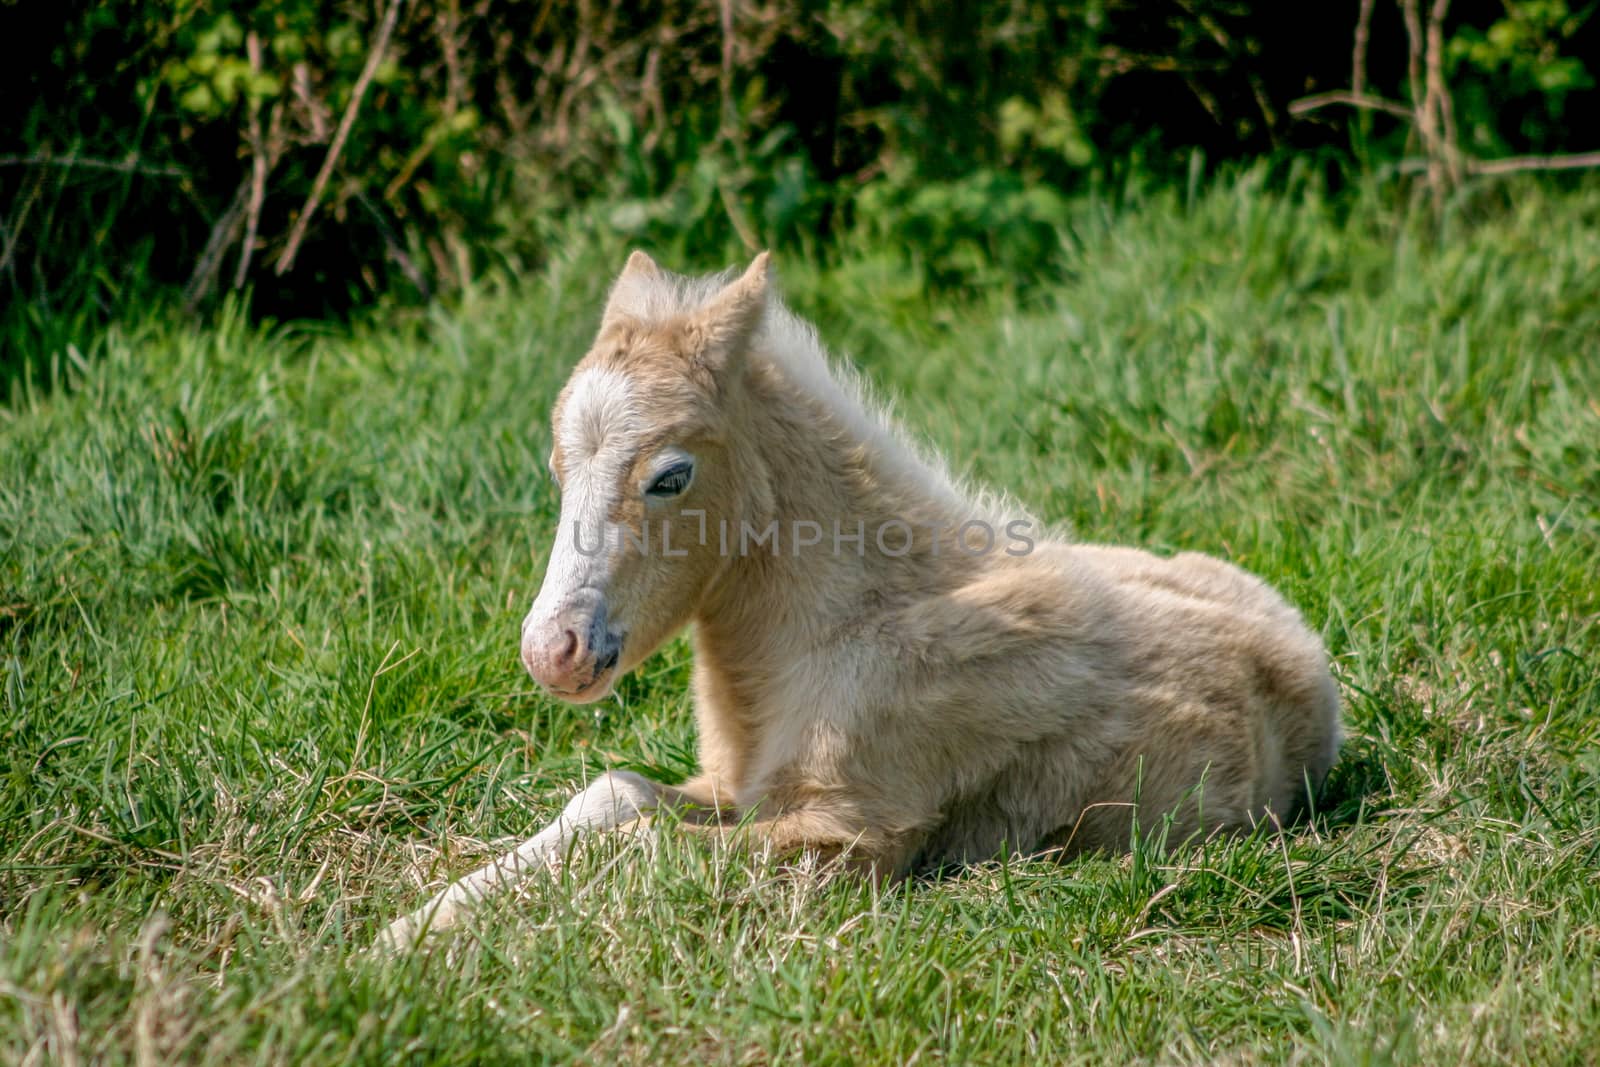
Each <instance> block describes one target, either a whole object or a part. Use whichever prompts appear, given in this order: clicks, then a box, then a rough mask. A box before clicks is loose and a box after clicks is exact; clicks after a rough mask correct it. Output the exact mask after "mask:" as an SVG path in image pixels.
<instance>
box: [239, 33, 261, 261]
mask: <svg viewBox="0 0 1600 1067" xmlns="http://www.w3.org/2000/svg"><path fill="white" fill-rule="evenodd" d="M245 50H246V51H247V52H248V53H249V55H250V69H251V71H252V72H254V73H256V74H260V73H261V38H260V37H259V36H258V35H257V34H256V31H254V30H251V31H250V35H249V36H248V37H247V38H245ZM247 130H248V136H249V138H250V206H249V208H248V209H247V211H246V213H245V224H244V244H243V245H241V246H240V248H239V265H238V267H236V268H235V269H234V272H233V288H234V290H235V291H237V290H240V289H243V288H244V283H245V279H246V278H248V277H249V276H250V257H251V256H253V255H254V254H255V250H256V231H257V229H258V228H259V227H260V225H261V205H262V204H263V203H264V202H265V201H266V199H267V146H266V143H265V142H266V138H265V137H263V136H262V133H261V101H260V100H259V99H255V98H252V99H251V101H250V124H249V126H248V127H247Z"/></svg>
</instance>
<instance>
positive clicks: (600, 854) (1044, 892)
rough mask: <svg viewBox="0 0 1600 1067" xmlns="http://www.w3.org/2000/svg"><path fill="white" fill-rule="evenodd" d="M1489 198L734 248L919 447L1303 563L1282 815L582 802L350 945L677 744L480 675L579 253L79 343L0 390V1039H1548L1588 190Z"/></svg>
mask: <svg viewBox="0 0 1600 1067" xmlns="http://www.w3.org/2000/svg"><path fill="white" fill-rule="evenodd" d="M1512 193H1513V194H1514V195H1512V194H1508V195H1507V197H1506V198H1505V199H1504V200H1503V201H1502V202H1500V203H1498V204H1491V205H1480V206H1479V207H1477V208H1475V209H1474V210H1473V212H1472V213H1471V217H1470V218H1468V217H1459V218H1455V219H1453V220H1450V221H1447V223H1446V225H1445V227H1444V232H1443V235H1442V236H1441V237H1438V238H1437V239H1435V238H1433V237H1432V236H1429V235H1428V234H1427V232H1426V231H1425V228H1424V227H1422V226H1420V225H1413V224H1410V223H1407V222H1405V221H1404V220H1396V219H1393V218H1390V217H1387V216H1386V215H1385V214H1384V213H1383V212H1381V211H1379V210H1377V209H1375V208H1371V207H1363V206H1359V205H1358V206H1357V207H1356V208H1355V209H1354V210H1352V211H1348V212H1346V211H1344V210H1342V209H1341V210H1335V209H1334V208H1333V207H1331V206H1329V205H1328V204H1326V203H1325V202H1323V201H1322V200H1321V199H1320V198H1319V197H1318V196H1316V195H1315V194H1314V193H1312V192H1306V191H1300V192H1296V193H1294V194H1292V195H1289V194H1272V193H1267V192H1264V191H1263V190H1262V189H1261V188H1259V183H1258V182H1256V181H1253V180H1251V179H1249V178H1245V179H1241V180H1238V181H1235V182H1232V183H1228V184H1224V185H1222V186H1219V187H1218V188H1215V189H1213V190H1211V191H1210V192H1208V193H1204V194H1202V195H1201V196H1199V197H1198V199H1197V200H1196V201H1195V202H1193V203H1189V204H1185V203H1184V198H1183V197H1182V196H1180V195H1172V196H1166V195H1155V194H1152V195H1150V196H1148V197H1145V198H1143V199H1142V200H1141V201H1139V202H1138V203H1136V204H1134V205H1132V206H1128V207H1124V208H1121V209H1116V210H1113V209H1111V208H1109V207H1107V206H1105V205H1104V204H1101V203H1097V202H1092V201H1085V202H1083V203H1082V204H1081V205H1080V206H1079V208H1078V209H1077V214H1076V216H1075V221H1074V224H1073V226H1072V228H1071V230H1070V231H1069V232H1067V233H1064V234H1063V240H1064V242H1065V243H1066V253H1065V263H1066V266H1065V269H1064V270H1063V271H1062V273H1061V276H1060V278H1059V279H1058V280H1056V281H1054V282H1052V283H1051V284H1048V285H1045V286H1043V287H1031V288H1027V289H1022V290H1019V289H1016V288H1014V287H1012V286H1009V285H1007V284H1004V283H1003V282H1001V281H998V280H994V279H986V281H988V282H992V284H985V285H983V286H980V287H977V288H975V289H974V290H973V291H971V292H968V293H966V294H965V295H960V294H956V295H951V296H948V297H941V298H937V299H935V298H931V297H929V296H927V295H926V294H924V293H922V292H921V291H920V289H919V287H918V286H917V285H916V284H915V281H914V277H915V276H914V274H912V273H910V272H908V271H907V269H906V267H905V264H904V263H903V262H901V261H900V260H899V259H898V258H897V257H896V256H895V255H891V254H888V253H880V254H877V255H869V254H866V253H863V254H860V255H854V256H846V257H845V258H844V259H843V260H842V261H841V262H839V263H837V264H835V265H834V266H832V267H829V268H827V269H822V268H818V267H814V266H808V265H807V264H804V263H796V262H791V263H788V264H785V263H783V262H782V261H780V262H779V264H778V269H779V272H780V277H781V279H782V281H783V284H784V286H785V287H786V289H787V291H788V292H789V294H790V297H791V302H792V303H793V304H794V305H795V306H797V307H798V308H799V309H800V310H802V311H803V312H804V313H806V314H807V315H809V316H810V317H812V318H813V319H814V320H815V321H816V322H817V323H818V324H819V326H820V327H821V330H822V333H823V335H824V337H825V338H826V339H827V340H828V341H829V342H830V344H831V345H832V346H833V348H834V349H835V350H836V351H843V352H846V353H849V354H850V355H852V356H853V357H854V358H856V359H857V361H858V362H859V363H860V364H861V365H862V366H863V367H864V368H865V369H866V371H867V373H868V375H869V377H871V378H872V379H873V380H874V381H875V382H877V383H878V384H879V385H881V386H882V387H883V388H884V389H885V390H886V391H888V392H890V393H893V394H894V395H896V396H898V397H899V403H898V405H897V409H898V411H899V413H900V415H901V417H902V419H903V421H904V422H905V423H906V424H908V425H909V426H910V427H912V428H913V429H914V430H916V431H918V432H920V433H922V434H925V435H926V436H927V437H928V438H930V439H931V440H932V441H933V442H934V443H936V444H937V445H938V446H940V447H941V448H943V449H945V450H946V451H947V452H948V453H949V454H950V455H951V456H952V458H953V461H954V465H955V466H956V467H957V468H958V469H961V470H963V471H966V472H969V473H970V474H972V475H974V476H975V477H977V478H979V479H982V480H985V481H989V482H992V483H994V484H997V485H1004V486H1007V487H1009V488H1011V489H1013V490H1015V492H1016V493H1017V495H1018V496H1019V497H1021V498H1022V499H1023V500H1024V501H1026V502H1027V503H1029V504H1030V505H1032V506H1033V507H1034V508H1035V509H1036V510H1037V511H1038V512H1040V513H1041V514H1042V515H1043V516H1044V517H1046V518H1048V519H1051V520H1063V521H1067V522H1070V523H1071V524H1072V526H1073V527H1074V528H1075V530H1076V531H1077V533H1078V535H1079V536H1081V537H1082V538H1084V539H1086V540H1106V541H1119V542H1127V543H1135V544H1140V545H1145V546H1149V547H1152V548H1155V549H1158V550H1161V551H1176V550H1180V549H1195V550H1201V551H1207V552H1212V553H1216V554H1218V555H1221V556H1223V557H1225V558H1228V559H1231V560H1234V561H1236V562H1238V563H1240V564H1242V565H1244V566H1245V567H1248V568H1250V569H1252V570H1254V571H1256V572H1257V573H1259V574H1261V575H1263V576H1264V577H1266V578H1267V579H1268V580H1269V581H1271V582H1273V583H1274V584H1276V585H1277V586H1278V587H1280V588H1281V589H1283V590H1284V591H1285V592H1286V593H1287V594H1288V595H1289V597H1290V598H1291V599H1292V600H1293V601H1295V602H1296V603H1297V604H1298V605H1300V607H1301V608H1302V609H1303V611H1304V612H1305V614H1306V616H1307V618H1308V619H1309V620H1310V621H1311V624H1312V626H1313V628H1315V629H1318V630H1320V631H1321V632H1322V633H1323V634H1324V635H1325V636H1326V639H1327V641H1328V644H1329V646H1330V648H1331V650H1332V652H1333V655H1334V657H1335V661H1336V672H1337V675H1338V678H1339V680H1340V683H1341V687H1342V690H1343V692H1344V695H1345V699H1346V705H1347V721H1348V727H1349V733H1350V739H1349V742H1348V744H1347V746H1346V749H1345V753H1344V759H1343V762H1342V764H1341V765H1340V767H1339V768H1338V769H1337V770H1336V771H1335V773H1334V776H1333V778H1332V780H1331V781H1330V783H1329V786H1328V788H1327V790H1326V794H1325V796H1324V797H1323V798H1322V802H1321V811H1320V813H1319V814H1318V815H1317V816H1316V817H1315V818H1314V819H1313V820H1311V821H1310V822H1309V823H1307V824H1304V825H1302V826H1300V827H1298V828H1297V829H1296V831H1295V832H1294V833H1293V834H1292V836H1290V837H1288V838H1287V839H1281V840H1280V839H1277V838H1273V837H1269V836H1261V837H1257V838H1251V839H1247V840H1242V841H1232V842H1227V843H1217V842H1213V843H1210V844H1207V845H1204V846H1197V847H1188V848H1173V849H1166V848H1164V847H1162V843H1161V841H1160V835H1159V832H1158V828H1152V832H1151V834H1150V835H1149V836H1148V837H1147V838H1146V839H1145V840H1144V841H1143V843H1142V844H1141V845H1140V847H1139V848H1138V849H1136V850H1135V852H1134V854H1133V855H1132V856H1129V857H1118V858H1105V859H1092V860H1087V861H1083V862H1077V863H1072V864H1070V865H1065V866H1058V865H1054V864H1050V863H1045V862H1039V861H1031V862H1030V861H1015V860H1013V861H1010V862H996V863H994V864H991V865H987V866H981V867H977V868H974V869H972V870H970V871H967V872H965V873H962V874H960V875H959V876H956V877H951V878H948V879H945V880H941V881H938V882H930V883H912V884H907V885H901V886H896V887H891V888H886V889H882V890H877V889H873V888H871V887H869V886H867V885H865V884H862V883H860V882H856V881H851V880H847V879H828V878H825V877H821V876H819V875H817V874H816V873H815V872H810V873H808V872H805V871H799V872H796V871H785V870H782V869H778V868H776V867H774V866H773V865H771V864H769V863H765V862H763V861H761V860H759V859H753V858H750V857H745V856H740V855H736V854H724V853H721V852H719V851H715V850H710V851H708V850H702V849H699V848H696V847H693V846H689V845H686V844H683V843H679V842H676V841H674V840H672V839H670V838H668V839H667V840H664V841H663V842H661V843H660V844H659V845H658V846H655V847H649V846H647V845H645V844H644V843H642V842H639V841H616V840H611V841H597V842H595V843H594V844H593V845H592V846H591V847H589V848H587V849H585V850H582V851H581V852H580V853H579V854H577V855H576V856H574V857H573V859H572V861H571V862H570V863H569V864H568V865H567V866H566V867H564V868H563V869H562V870H561V871H560V872H559V874H557V875H553V876H552V877H550V878H548V879H542V880H535V883H534V884H533V885H532V886H530V888H529V889H528V891H527V893H526V895H525V897H524V899H522V900H521V901H520V902H519V903H518V904H517V905H516V906H515V907H514V908H508V909H507V910H505V911H503V912H500V913H498V914H495V915H493V916H491V917H490V918H489V920H488V921H486V922H485V923H483V924H482V925H481V926H480V927H478V928H475V929H474V930H473V931H471V932H469V933H468V934H467V935H465V936H463V937H462V938H461V939H459V940H457V941H456V942H455V944H454V946H453V949H452V951H450V952H449V953H446V952H436V953H433V954H431V955H424V956H418V957H414V958H409V959H406V960H403V961H400V962H398V963H395V964H393V965H380V964H375V963H373V962H370V961H368V960H367V959H365V958H363V957H362V956H360V955H359V952H360V950H361V949H362V948H363V947H364V946H365V945H366V944H367V943H368V942H369V941H370V939H371V938H372V936H373V935H374V933H375V932H376V931H377V929H378V928H379V927H380V925H381V923H383V922H384V921H386V920H387V919H389V918H392V917H394V916H395V915H397V914H398V913H400V912H401V911H403V910H405V909H408V908H410V907H413V906H415V905H417V904H419V903H420V902H421V901H422V900H423V899H424V898H425V896H426V894H427V893H428V892H429V891H431V890H432V889H434V888H437V887H438V886H440V885H442V884H443V882H444V880H445V879H446V878H448V877H450V876H452V875H455V874H458V873H461V872H463V871H464V870H466V869H468V868H470V867H472V866H475V865H476V864H477V863H479V862H482V860H483V858H484V857H486V856H487V855H489V854H490V853H492V852H495V851H496V850H497V849H499V848H500V847H502V846H503V845H504V844H505V843H507V842H509V841H511V840H513V839H516V838H519V837H521V836H525V835H527V834H529V833H531V832H532V831H533V830H534V829H536V828H537V827H538V826H540V825H542V824H543V823H544V822H545V821H546V820H548V819H549V818H550V817H552V816H553V814H554V813H555V812H556V811H557V810H558V809H559V807H560V804H561V802H562V800H563V799H564V797H565V796H566V795H567V794H569V793H570V791H571V790H572V789H573V788H574V786H575V785H576V784H578V783H579V782H581V781H582V780H583V779H584V778H585V777H586V776H589V775H592V774H594V773H595V772H597V771H599V770H601V769H604V768H606V767H627V768H634V769H638V770H642V771H645V772H646V773H650V774H653V775H659V776H662V777H665V778H668V779H673V780H676V779H678V778H681V777H684V776H686V775H687V774H688V773H689V772H690V770H691V768H692V766H693V736H692V731H691V728H690V717H689V708H688V698H687V695H686V684H687V673H688V663H689V653H688V649H687V646H686V644H684V643H683V642H681V641H679V642H676V643H674V644H672V645H670V646H669V647H668V648H667V649H666V650H665V651H664V652H663V653H662V654H660V655H659V656H657V657H656V658H655V659H653V660H651V661H650V662H649V663H648V664H647V665H646V666H645V667H644V668H643V669H642V670H641V671H639V672H638V673H637V674H636V675H635V676H634V677H632V678H630V679H628V680H626V681H625V682H624V683H623V684H622V685H621V686H620V689H619V691H618V693H617V695H616V696H615V697H614V698H612V699H609V700H607V701H606V702H604V703H602V704H600V705H596V706H595V707H594V708H570V707H567V706H564V705H559V704H556V703H553V702H551V701H549V700H547V699H545V698H544V697H542V696H540V695H539V694H538V693H537V692H535V691H534V689H533V687H532V684H531V682H530V681H529V680H528V678H527V676H526V675H525V674H524V672H523V670H522V668H521V666H520V665H519V663H518V660H517V651H516V645H517V627H518V623H519V621H520V619H521V616H522V614H523V613H524V611H525V610H526V608H527V604H528V602H529V601H530V599H531V597H532V595H533V592H534V591H535V589H536V588H537V585H538V582H539V580H540V577H541V573H542V558H543V554H544V548H545V546H546V545H547V544H548V542H549V539H550V537H551V535H552V524H553V520H554V515H555V494H554V491H553V489H552V487H551V486H550V485H549V484H548V481H547V479H546V477H545V475H544V474H543V459H544V454H545V450H546V448H547V431H546V427H545V422H544V420H545V417H546V410H547V406H548V404H549V401H550V400H551V398H552V396H553V394H554V391H555V389H556V388H557V387H558V386H559V384H560V382H561V381H562V380H563V378H564V377H565V374H566V372H567V370H568V368H569V367H570V365H571V363H572V362H573V361H574V360H575V359H576V358H577V356H578V355H579V354H580V353H581V352H582V350H583V349H584V347H585V345H586V342H587V339H588V334H589V331H590V330H591V329H592V326H593V323H594V321H595V317H596V314H597V310H598V302H599V300H600V297H601V294H602V293H603V291H604V287H605V285H606V283H607V281H608V279H609V275H610V273H611V272H613V271H614V270H615V268H616V266H617V265H618V264H619V263H620V260H621V254H620V249H617V248H606V249H600V248H596V247H593V246H592V245H591V244H586V243H575V244H574V246H573V247H574V250H573V251H572V252H570V253H569V258H568V259H566V260H564V261H562V262H559V263H556V264H554V265H552V266H551V267H550V268H549V269H548V270H547V272H546V273H544V274H543V275H541V276H538V277H530V278H527V279H524V280H523V281H522V282H521V283H520V284H519V285H517V286H515V287H506V288H505V289H504V290H499V291H495V292H483V293H479V294H471V295H468V296H467V297H465V298H463V299H462V300H461V301H460V302H459V303H458V304H457V305H456V306H453V307H451V308H448V309H438V310H434V311H430V312H428V313H419V314H415V315H412V314H402V313H396V314H394V315H391V316H388V317H387V318H385V319H383V320H382V321H376V320H375V321H374V322H372V323H370V324H368V325H364V326H358V327H353V328H350V329H344V328H339V329H334V328H329V327H311V326H284V327H278V328H268V329H257V328H252V327H247V326H245V325H243V324H241V323H240V322H239V321H237V320H236V319H232V318H227V317H224V318H223V319H222V320H221V321H218V322H215V323H213V324H211V325H210V326H208V327H206V328H203V329H202V328H197V327H192V326H182V325H168V324H164V323H163V322H160V321H157V322H151V323H138V322H134V323H129V324H128V325H126V326H125V327H123V328H121V329H120V330H118V331H116V332H114V333H113V334H112V335H111V336H109V337H108V338H105V339H103V341H99V342H96V343H94V344H92V345H91V343H90V342H91V340H92V339H89V338H85V339H84V345H83V347H84V353H83V354H78V353H69V354H66V355H63V356H61V357H59V358H56V359H54V360H51V361H50V363H49V366H47V367H45V368H44V370H43V374H42V379H43V381H42V384H41V385H39V387H38V388H35V389H29V388H24V387H22V386H20V385H19V386H17V387H16V389H15V391H14V393H13V395H12V396H11V398H10V400H9V401H8V402H7V403H6V404H5V406H3V407H0V701H3V703H0V1061H6V1062H12V1061H23V1062H34V1063H38V1062H63V1063H70V1062H74V1061H75V1060H82V1061H88V1060H92V1059H99V1058H105V1059H110V1060H121V1059H129V1060H137V1061H139V1062H150V1063H159V1062H172V1061H208V1062H229V1063H232V1062H239V1061H247V1060H248V1061H261V1062H301V1061H305V1060H307V1059H313V1060H315V1061H318V1062H321V1061H352V1062H373V1063H390V1062H394V1061H396V1060H398V1059H415V1060H419V1061H435V1060H437V1061H442V1062H451V1061H454V1062H470V1061H474V1060H479V1059H486V1060H491V1061H497V1060H498V1061H513V1062H514V1061H529V1060H532V1061H543V1060H573V1059H576V1060H580V1061H584V1062H605V1061H621V1062H626V1063H647V1064H652V1065H664V1064H679V1063H701V1062H706V1063H718V1062H729V1063H768V1062H802V1061H803V1062H807V1063H908V1062H912V1061H914V1060H915V1061H921V1062H931V1061H951V1062H961V1063H1001V1062H1026V1063H1066V1062H1073V1063H1086V1064H1099V1063H1125V1062H1134V1061H1153V1062H1177V1061H1188V1062H1201V1063H1217V1062H1225V1063H1255V1062H1262V1063H1267V1062H1271V1063H1276V1062H1284V1061H1295V1062H1312V1063H1321V1062H1331V1063H1363V1064H1366V1063H1391V1062H1392V1063H1402V1064H1410V1063H1418V1062H1425V1063H1439V1064H1464V1063H1473V1064H1476V1063H1508V1064H1523V1063H1529V1062H1540V1063H1593V1062H1596V1060H1597V1059H1600V969H1597V964H1596V960H1597V959H1600V188H1594V187H1588V188H1587V189H1584V190H1579V191H1575V192H1567V193H1564V194H1559V195H1558V194H1554V193H1548V192H1545V193H1541V192H1539V191H1538V190H1537V189H1535V188H1531V187H1529V188H1521V187H1512Z"/></svg>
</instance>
